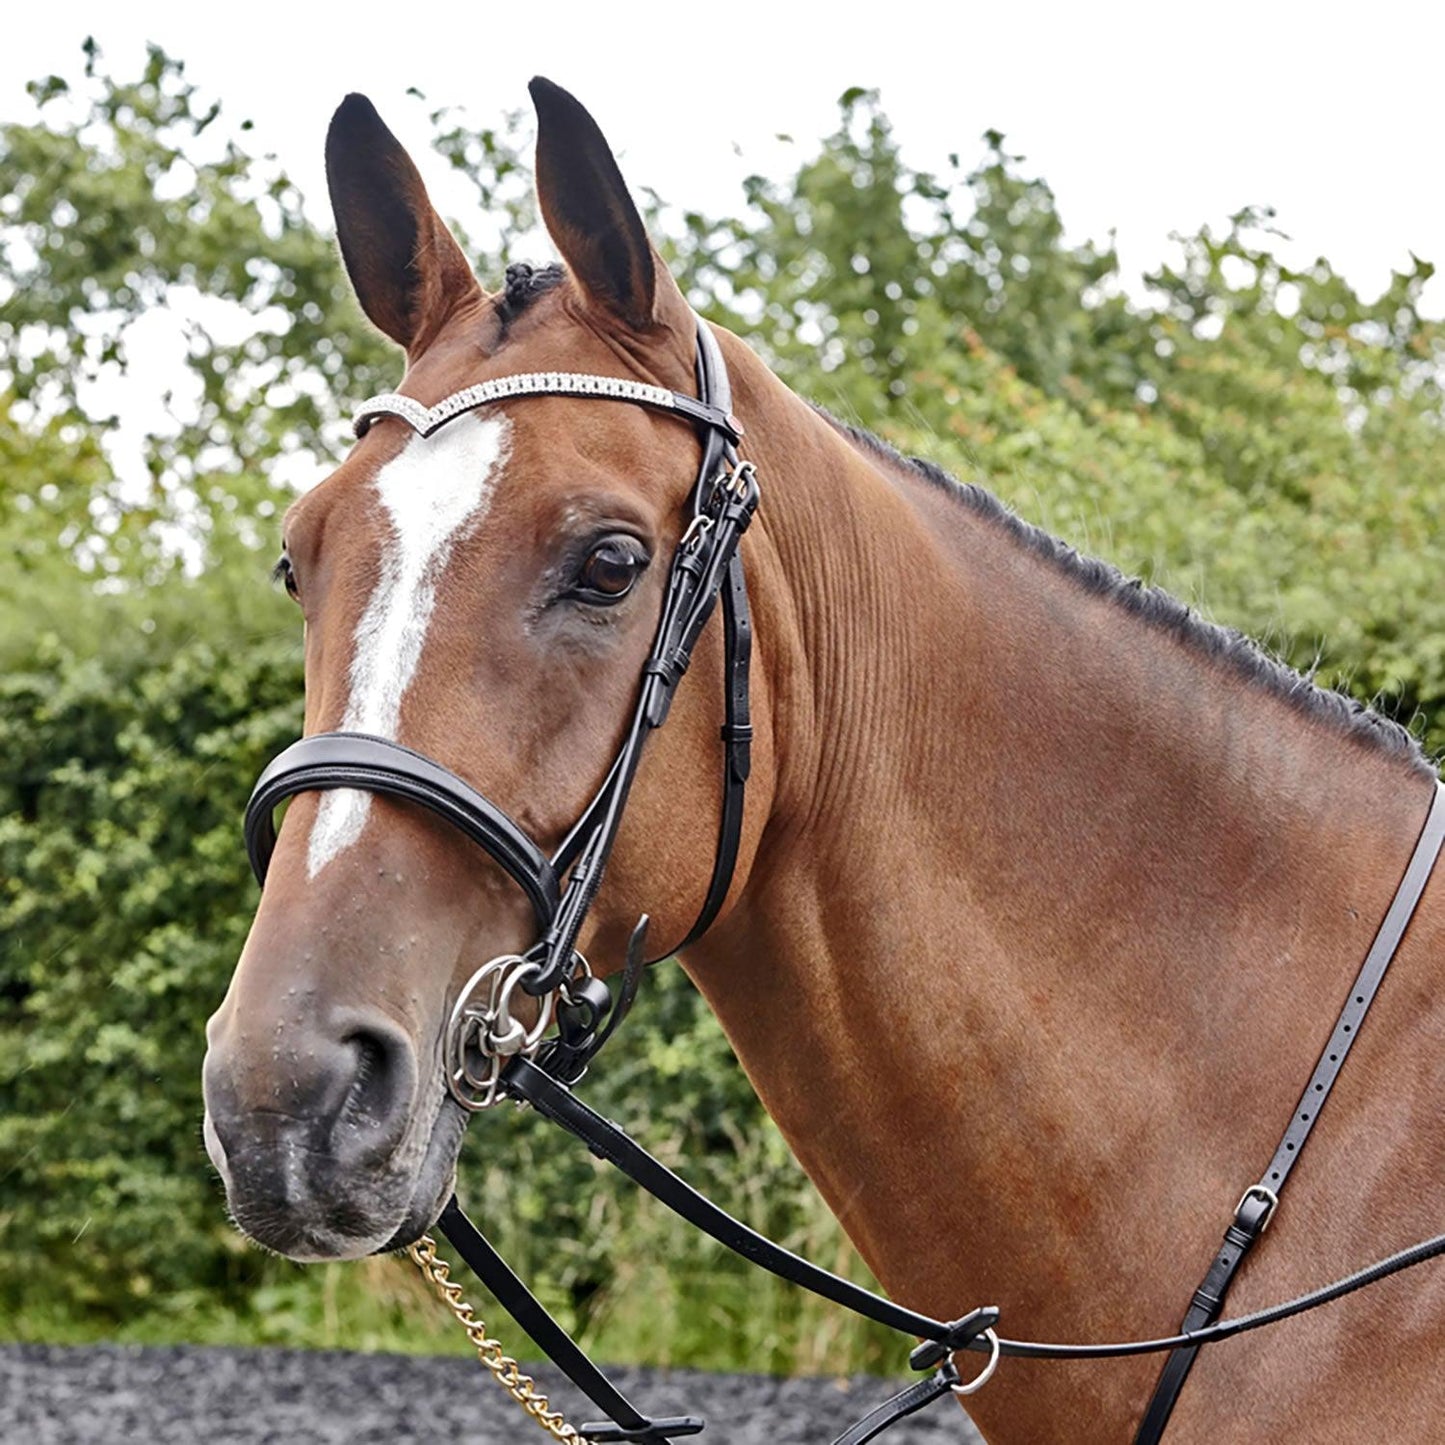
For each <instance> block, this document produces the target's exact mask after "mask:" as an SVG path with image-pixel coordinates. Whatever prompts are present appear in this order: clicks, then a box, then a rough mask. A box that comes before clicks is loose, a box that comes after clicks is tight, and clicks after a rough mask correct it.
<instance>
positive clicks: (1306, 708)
mask: <svg viewBox="0 0 1445 1445" xmlns="http://www.w3.org/2000/svg"><path fill="white" fill-rule="evenodd" d="M814 409H815V410H816V411H817V412H818V413H819V414H820V415H821V416H822V417H823V418H824V419H825V420H827V421H828V422H829V423H830V424H831V425H832V426H833V427H834V428H836V429H837V430H838V431H839V432H840V433H841V434H842V435H843V436H844V437H845V438H846V439H847V440H848V441H849V442H851V443H852V444H853V446H855V447H856V448H858V450H860V451H862V452H865V453H867V454H868V455H869V456H871V457H872V458H874V459H876V460H878V461H881V462H883V463H884V464H885V465H886V466H888V467H891V468H892V469H893V470H894V471H896V472H901V473H903V474H904V475H906V476H910V477H917V478H921V479H922V480H923V481H925V482H927V483H929V484H930V485H931V486H933V487H935V488H937V489H938V490H940V491H942V492H944V493H945V494H946V495H947V496H949V497H950V498H952V499H953V500H954V501H956V502H958V503H959V504H960V505H962V506H964V507H967V508H968V510H969V511H970V512H972V513H974V514H975V515H976V516H979V517H982V518H983V519H984V520H985V521H987V522H988V523H989V524H990V525H992V526H994V527H996V528H998V530H999V531H1001V532H1002V533H1003V534H1004V535H1005V536H1007V537H1008V538H1009V539H1010V540H1011V541H1012V542H1013V543H1014V544H1015V545H1016V546H1019V547H1021V548H1023V549H1024V550H1025V551H1026V552H1028V553H1030V554H1031V555H1032V556H1035V557H1038V558H1039V559H1040V560H1041V561H1043V562H1044V563H1045V564H1047V565H1048V566H1050V567H1052V568H1053V569H1054V570H1055V571H1057V572H1060V573H1062V574H1063V575H1064V576H1065V577H1067V578H1069V580H1070V581H1071V582H1073V583H1074V584H1075V585H1076V586H1078V587H1079V588H1081V589H1082V590H1083V591H1084V592H1086V593H1088V594H1089V595H1090V596H1094V597H1103V598H1106V599H1108V601H1110V602H1111V603H1113V604H1114V605H1115V606H1117V607H1120V608H1122V609H1123V610H1124V611H1126V612H1128V613H1130V614H1131V615H1132V616H1134V617H1138V618H1141V619H1142V620H1143V621H1144V622H1146V623H1148V624H1149V625H1150V626H1151V627H1155V628H1158V629H1160V630H1161V631H1164V632H1167V633H1169V634H1170V635H1171V636H1173V637H1175V638H1177V639H1178V640H1179V641H1180V642H1182V643H1183V644H1184V645H1185V646H1186V647H1187V648H1189V649H1190V650H1191V651H1193V652H1196V653H1199V654H1200V655H1202V656H1204V657H1207V658H1210V659H1211V660H1213V661H1216V662H1218V663H1220V664H1221V665H1222V666H1224V667H1225V668H1227V669H1228V670H1229V671H1230V672H1231V673H1233V674H1234V675H1235V676H1237V677H1240V678H1242V679H1243V680H1244V681H1245V682H1246V683H1248V684H1249V685H1251V686H1253V687H1256V688H1259V689H1261V690H1262V691H1264V692H1267V693H1269V694H1271V695H1272V696H1274V697H1277V698H1280V699H1281V700H1282V701H1284V702H1286V703H1287V704H1288V705H1289V706H1290V707H1291V708H1293V709H1294V710H1295V711H1296V712H1298V713H1300V714H1301V715H1303V716H1304V717H1307V718H1310V719H1312V720H1313V721H1316V722H1320V723H1323V724H1325V725H1326V726H1328V727H1330V728H1332V729H1333V730H1334V731H1336V732H1338V733H1342V734H1343V735H1344V736H1346V737H1348V738H1351V739H1353V740H1354V741H1356V742H1359V743H1362V744H1364V745H1366V746H1368V747H1371V748H1374V749H1376V750H1378V751H1380V752H1383V753H1387V754H1389V755H1391V756H1393V757H1397V758H1400V759H1401V760H1403V761H1404V762H1406V763H1407V764H1408V765H1410V766H1411V767H1412V768H1413V769H1415V770H1416V771H1418V772H1421V773H1424V774H1426V775H1427V776H1429V777H1431V778H1434V777H1435V776H1436V768H1435V765H1434V763H1433V762H1432V760H1431V759H1430V758H1429V757H1428V756H1427V755H1426V753H1425V750H1424V748H1423V747H1422V746H1421V744H1420V741H1419V739H1418V738H1416V737H1415V735H1414V734H1413V733H1411V732H1410V731H1409V729H1407V728H1405V727H1403V726H1402V725H1401V724H1400V723H1398V722H1396V721H1395V720H1394V719H1393V718H1388V717H1385V716H1384V715H1383V714H1382V713H1379V712H1376V711H1375V710H1374V709H1373V708H1372V707H1369V706H1367V705H1366V704H1365V703H1362V702H1360V701H1358V700H1357V699H1355V698H1353V697H1351V696H1349V695H1348V694H1346V693H1342V692H1336V691H1333V690H1332V689H1328V688H1323V687H1320V686H1319V685H1318V684H1317V683H1315V681H1314V680H1313V678H1311V677H1308V676H1306V675H1305V674H1303V673H1300V672H1297V671H1296V670H1295V669H1294V668H1293V667H1291V666H1289V664H1288V663H1285V662H1283V661H1281V660H1280V659H1279V658H1277V657H1274V656H1273V655H1271V654H1270V653H1269V652H1267V651H1266V650H1265V649H1264V648H1263V647H1262V646H1261V645H1260V644H1259V643H1258V642H1256V641H1255V640H1254V639H1253V638H1250V637H1246V636H1245V635H1244V634H1243V633H1242V632H1239V631H1237V630H1236V629H1234V628H1232V627H1225V626H1222V625H1220V624H1219V623H1217V622H1211V621H1209V620H1208V619H1207V618H1205V617H1202V616H1200V614H1199V613H1198V612H1196V611H1195V610H1194V609H1193V608H1192V607H1190V606H1188V605H1187V604H1186V603H1184V602H1181V601H1180V600H1179V599H1178V598H1177V597H1175V596H1173V595H1172V594H1171V593H1168V592H1166V591H1164V590H1163V589H1162V588H1160V587H1150V586H1146V585H1145V583H1144V582H1143V580H1142V579H1141V578H1138V577H1129V576H1127V575H1125V574H1124V573H1123V572H1121V571H1120V570H1119V569H1118V568H1117V567H1115V566H1113V565H1112V564H1111V563H1108V562H1103V561H1100V560H1099V559H1098V558H1096V557H1089V556H1086V555H1084V554H1083V553H1081V552H1079V551H1078V550H1077V549H1076V548H1074V547H1072V546H1070V545H1069V543H1067V542H1064V541H1062V540H1060V539H1059V538H1058V537H1055V536H1053V535H1052V534H1051V533H1049V532H1046V531H1044V529H1043V528H1042V527H1036V526H1034V525H1033V523H1031V522H1026V521H1024V519H1023V518H1022V517H1020V516H1018V515H1017V514H1016V513H1015V512H1013V511H1012V510H1010V508H1009V507H1008V506H1007V505H1005V504H1004V503H1003V502H1001V501H1000V500H999V499H998V498H997V497H996V496H994V494H993V493H992V492H990V491H989V490H988V489H987V488H985V487H981V486H979V485H977V484H976V483H973V482H960V481H959V480H958V479H957V478H956V477H952V476H950V475H949V474H948V473H947V472H946V471H944V470H943V468H942V467H940V466H937V465H936V464H935V463H933V462H930V461H926V460H925V459H923V458H922V457H909V456H904V455H903V453H902V452H899V451H897V450H896V449H895V448H893V447H891V446H890V445H889V444H888V443H887V442H885V441H883V440H882V439H881V438H880V437H877V436H874V435H873V433H872V432H869V431H865V430H863V428H861V427H855V426H851V425H849V424H848V423H847V422H843V421H840V420H839V419H838V418H837V417H835V416H832V415H830V414H829V413H828V412H827V411H825V410H824V409H823V408H822V407H815V408H814Z"/></svg>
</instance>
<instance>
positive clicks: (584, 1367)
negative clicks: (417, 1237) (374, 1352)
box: [437, 1194, 703, 1445]
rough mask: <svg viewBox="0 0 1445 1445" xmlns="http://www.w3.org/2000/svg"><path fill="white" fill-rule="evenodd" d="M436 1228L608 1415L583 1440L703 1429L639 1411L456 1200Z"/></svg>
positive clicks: (663, 1441) (646, 1437) (649, 1443)
mask: <svg viewBox="0 0 1445 1445" xmlns="http://www.w3.org/2000/svg"><path fill="white" fill-rule="evenodd" d="M437 1227H438V1228H439V1229H440V1230H441V1232H442V1233H443V1234H444V1235H446V1237H447V1239H448V1240H449V1241H450V1242H451V1244H452V1247H453V1248H454V1249H455V1250H456V1251H457V1253H458V1254H459V1255H461V1257H462V1258H463V1259H464V1260H465V1261H466V1262H467V1266H468V1267H469V1268H470V1269H471V1271H472V1273H473V1274H475V1275H476V1277H477V1278H478V1279H479V1280H481V1282H482V1283H483V1284H484V1285H485V1286H486V1287H487V1288H488V1289H489V1290H490V1291H491V1292H492V1293H493V1294H494V1295H495V1296H496V1298H497V1303H498V1304H500V1305H501V1306H502V1308H503V1309H504V1310H506V1312H507V1313H508V1314H509V1315H511V1317H512V1318H513V1319H514V1320H516V1322H517V1323H518V1324H519V1325H520V1326H521V1327H522V1329H523V1330H525V1331H526V1333H527V1334H528V1336H529V1337H530V1338H531V1340H532V1343H533V1344H534V1345H536V1346H537V1348H538V1349H539V1350H541V1351H542V1353H543V1354H545V1355H546V1356H547V1358H548V1359H550V1360H551V1361H552V1363H553V1364H554V1365H556V1366H557V1368H558V1369H559V1370H561V1371H562V1373H563V1374H564V1375H566V1376H567V1378H568V1379H569V1380H571V1381H572V1383H573V1384H574V1385H576V1386H577V1388H578V1389H579V1390H581V1391H582V1393H583V1394H584V1395H586V1396H587V1398H588V1399H589V1400H591V1401H592V1403H593V1404H594V1405H596V1406H597V1408H598V1409H599V1410H601V1411H602V1413H603V1414H604V1415H606V1416H607V1417H608V1421H609V1422H610V1423H607V1424H589V1425H583V1426H582V1427H581V1430H582V1434H583V1436H584V1437H585V1438H586V1439H588V1440H599V1441H600V1440H639V1441H644V1442H646V1445H667V1442H668V1441H669V1440H670V1439H671V1438H672V1437H673V1436H675V1435H696V1434H698V1433H699V1432H700V1431H701V1430H702V1428H703V1422H702V1420H701V1419H700V1418H699V1417H698V1416H696V1415H681V1416H674V1417H672V1418H669V1419H653V1418H651V1417H649V1416H647V1415H644V1414H643V1413H642V1412H641V1411H640V1410H639V1409H638V1408H637V1407H636V1406H635V1405H634V1404H633V1403H632V1402H631V1401H630V1400H629V1399H628V1398H627V1396H626V1395H624V1394H623V1393H622V1392H621V1391H620V1390H619V1389H618V1388H617V1387H616V1386H615V1385H614V1384H613V1383H612V1381H611V1380H609V1379H608V1378H607V1376H606V1375H604V1374H603V1373H602V1371H601V1370H599V1369H598V1368H597V1366H596V1365H594V1364H593V1363H592V1361H591V1360H590V1359H588V1357H587V1355H586V1354H585V1353H584V1352H583V1350H582V1349H581V1348H580V1347H579V1346H578V1344H577V1342H576V1341H575V1340H574V1339H573V1338H572V1336H571V1335H569V1334H568V1333H567V1331H566V1330H564V1329H563V1328H562V1326H561V1325H559V1324H558V1323H557V1321H556V1320H555V1319H553V1318H552V1316H551V1315H550V1314H549V1313H548V1312H547V1310H546V1308H545V1307H544V1306H543V1304H542V1302H541V1301H540V1300H539V1299H537V1297H536V1296H535V1295H534V1294H533V1293H532V1292H531V1291H530V1290H529V1289H528V1288H527V1286H526V1285H524V1284H523V1283H522V1281H521V1280H520V1279H518V1278H517V1276H516V1275H515V1274H514V1273H513V1272H512V1270H511V1268H510V1267H509V1266H508V1264H507V1262H506V1260H504V1259H503V1258H502V1256H501V1255H500V1254H498V1253H497V1251H496V1250H495V1249H494V1248H493V1246H492V1242H491V1241H490V1240H489V1239H488V1238H487V1237H486V1236H485V1235H484V1234H483V1233H482V1232H481V1230H479V1229H478V1228H477V1227H476V1225H475V1224H473V1223H472V1221H471V1220H470V1219H468V1218H467V1216H466V1214H465V1213H463V1211H462V1207H461V1205H459V1204H458V1203H457V1197H456V1195H455V1194H454V1195H452V1197H451V1198H450V1199H449V1200H447V1203H446V1207H445V1208H444V1209H443V1210H442V1213H441V1218H440V1219H438V1220H437Z"/></svg>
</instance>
